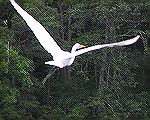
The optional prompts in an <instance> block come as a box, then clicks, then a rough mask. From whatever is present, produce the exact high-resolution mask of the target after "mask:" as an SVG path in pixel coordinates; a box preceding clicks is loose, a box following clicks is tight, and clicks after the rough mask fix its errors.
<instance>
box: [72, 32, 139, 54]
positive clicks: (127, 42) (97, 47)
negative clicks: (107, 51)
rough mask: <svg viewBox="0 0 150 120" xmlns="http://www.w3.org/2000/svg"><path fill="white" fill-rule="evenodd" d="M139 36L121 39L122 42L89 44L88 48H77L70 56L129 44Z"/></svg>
mask: <svg viewBox="0 0 150 120" xmlns="http://www.w3.org/2000/svg"><path fill="white" fill-rule="evenodd" d="M139 38H140V36H139V35H137V36H136V37H134V38H132V39H129V40H125V41H122V42H117V43H111V44H103V45H95V46H91V47H88V48H84V49H81V50H78V51H76V52H75V53H73V54H72V55H71V56H72V57H75V56H78V55H81V54H83V53H86V52H89V51H92V50H97V49H101V48H106V47H115V46H125V45H131V44H133V43H135V42H136V41H137V40H138V39H139Z"/></svg>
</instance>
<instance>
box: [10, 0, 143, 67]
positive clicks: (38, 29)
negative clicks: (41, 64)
mask: <svg viewBox="0 0 150 120" xmlns="http://www.w3.org/2000/svg"><path fill="white" fill-rule="evenodd" d="M10 2H11V4H12V5H13V7H14V8H15V9H16V10H17V12H18V13H19V14H20V15H21V16H22V18H23V19H24V20H25V22H26V23H27V25H28V26H29V27H30V29H31V30H32V32H33V33H34V35H35V36H36V38H37V39H38V40H39V42H40V44H41V45H42V46H43V47H44V49H45V50H46V51H48V53H50V54H51V55H52V56H53V61H48V62H45V64H49V65H54V66H57V67H59V68H63V67H65V66H70V65H71V64H72V63H73V61H74V59H75V57H76V56H78V55H80V54H83V53H86V52H89V51H92V50H96V49H100V48H106V47H114V46H125V45H130V44H133V43H135V42H136V41H137V40H138V39H139V37H140V36H139V35H137V36H136V37H134V38H132V39H129V40H126V41H122V42H117V43H112V44H103V45H95V46H91V47H88V48H84V49H80V48H83V47H85V46H84V45H80V44H79V43H76V44H75V45H74V46H73V47H72V50H71V52H67V51H63V50H62V49H61V48H60V47H59V46H58V45H57V43H56V42H55V41H54V39H53V38H52V37H51V36H50V34H49V33H48V32H47V31H46V29H45V28H44V27H43V26H42V25H41V24H40V23H39V22H38V21H36V20H35V19H34V18H33V17H32V16H31V15H29V14H28V13H27V12H26V11H24V10H23V9H22V8H21V7H20V6H19V5H18V4H17V3H16V2H15V1H14V0H10ZM78 49H80V50H78Z"/></svg>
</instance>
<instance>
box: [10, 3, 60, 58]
mask: <svg viewBox="0 0 150 120" xmlns="http://www.w3.org/2000/svg"><path fill="white" fill-rule="evenodd" d="M10 2H11V4H12V5H13V6H14V8H15V9H16V10H17V12H18V13H19V14H20V15H21V16H22V18H23V19H24V20H25V22H26V23H27V25H28V26H29V27H30V29H31V30H32V31H33V33H34V35H35V36H36V38H37V39H38V40H39V42H40V44H41V45H42V46H43V47H44V49H45V50H47V51H48V52H49V53H51V55H52V56H53V59H55V58H56V57H58V53H59V54H61V52H62V50H61V48H60V47H59V46H58V45H57V43H56V42H55V41H54V39H53V38H52V37H51V36H50V35H49V33H48V32H47V31H46V29H45V28H44V27H43V26H42V25H41V24H40V23H39V22H38V21H36V20H35V19H34V18H33V17H32V16H31V15H29V14H28V13H27V12H26V11H25V10H23V9H22V8H21V7H20V6H19V5H18V4H17V3H16V2H15V1H14V0H10Z"/></svg>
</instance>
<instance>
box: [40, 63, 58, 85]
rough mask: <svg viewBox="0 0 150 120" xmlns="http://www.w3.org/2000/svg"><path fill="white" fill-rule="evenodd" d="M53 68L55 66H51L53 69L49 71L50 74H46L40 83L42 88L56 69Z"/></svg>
mask: <svg viewBox="0 0 150 120" xmlns="http://www.w3.org/2000/svg"><path fill="white" fill-rule="evenodd" d="M54 68H55V66H53V68H52V69H51V70H50V72H49V73H48V75H47V76H46V77H45V78H44V80H43V81H42V84H43V86H44V84H45V82H46V80H47V79H48V78H49V77H50V76H51V75H52V74H53V73H54V72H55V71H56V70H57V69H58V68H55V69H54Z"/></svg>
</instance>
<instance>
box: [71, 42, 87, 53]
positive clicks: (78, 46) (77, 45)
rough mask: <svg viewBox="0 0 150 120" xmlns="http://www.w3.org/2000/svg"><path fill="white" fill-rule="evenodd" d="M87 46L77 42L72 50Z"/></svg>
mask: <svg viewBox="0 0 150 120" xmlns="http://www.w3.org/2000/svg"><path fill="white" fill-rule="evenodd" d="M85 47H86V46H84V45H81V44H79V43H76V44H75V45H74V46H73V47H72V50H71V53H72V52H75V51H76V50H78V49H80V48H85Z"/></svg>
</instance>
